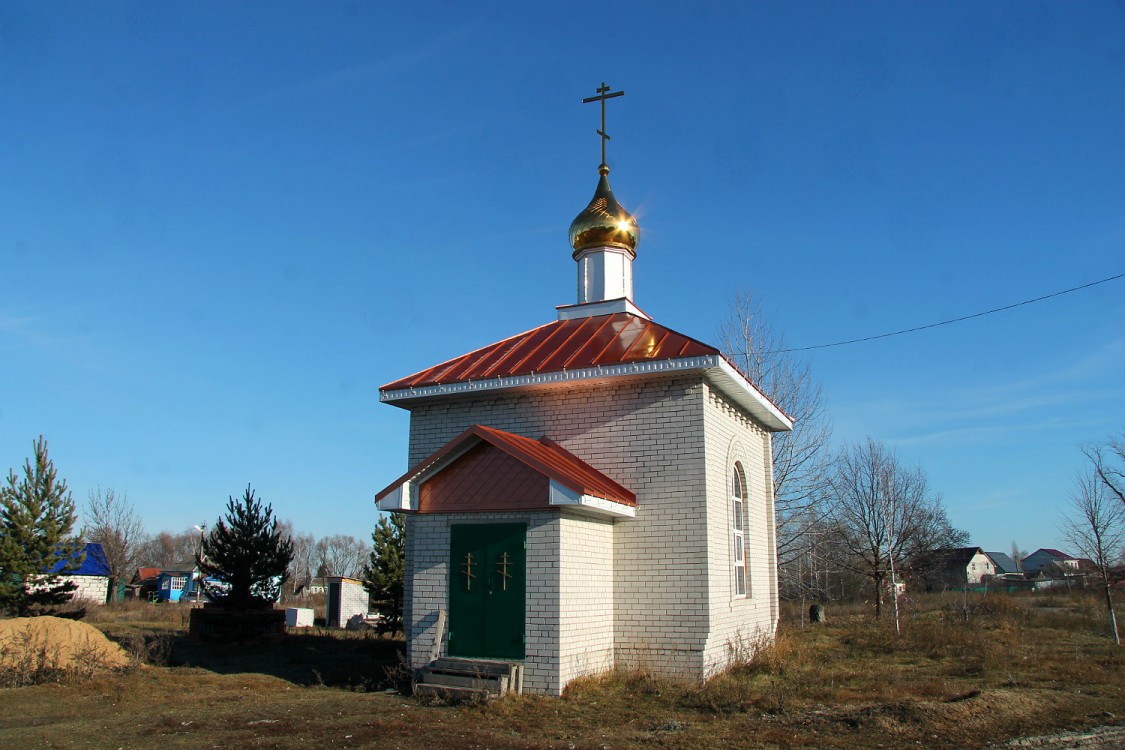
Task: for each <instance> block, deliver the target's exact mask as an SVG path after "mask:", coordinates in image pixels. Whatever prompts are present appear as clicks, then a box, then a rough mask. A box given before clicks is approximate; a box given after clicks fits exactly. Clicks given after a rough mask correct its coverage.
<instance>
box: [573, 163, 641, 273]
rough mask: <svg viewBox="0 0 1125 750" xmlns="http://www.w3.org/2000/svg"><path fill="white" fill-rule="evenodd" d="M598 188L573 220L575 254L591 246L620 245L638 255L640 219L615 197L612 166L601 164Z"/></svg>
mask: <svg viewBox="0 0 1125 750" xmlns="http://www.w3.org/2000/svg"><path fill="white" fill-rule="evenodd" d="M598 174H600V175H601V178H600V179H599V180H598V189H597V190H595V191H594V197H593V199H592V200H591V201H590V205H588V206H586V208H585V210H583V211H582V213H580V214H578V215H577V216H575V217H574V221H572V222H571V223H570V245H571V247H573V248H574V257H575V258H577V257H578V254H579V253H580V252H582V251H583V250H585V249H586V248H589V247H606V246H609V247H620V248H624V249H626V250H628V251H629V254H630V255H631V256H632V257H634V258H636V257H637V238H638V236H639V235H640V229H639V228H638V227H637V220H636V219H634V218H633V215H632V214H630V213H629V212H628V211H626V210H625V208H624V207H623V206H622V205H621V204H620V203H618V202H617V199H616V198H614V197H613V190H612V189H611V188H610V187H609V177H608V175H609V167H607V166H606V165H605V164H602V165H601V166H599V167H598Z"/></svg>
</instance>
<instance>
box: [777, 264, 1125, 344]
mask: <svg viewBox="0 0 1125 750" xmlns="http://www.w3.org/2000/svg"><path fill="white" fill-rule="evenodd" d="M1121 278H1125V273H1119V274H1117V275H1116V276H1110V277H1109V278H1107V279H1100V280H1098V281H1091V282H1090V283H1089V284H1083V285H1081V286H1076V287H1072V288H1070V289H1063V290H1062V291H1061V292H1052V293H1051V294H1044V295H1043V296H1042V297H1036V298H1035V299H1025V300H1024V301H1023V302H1016V303H1014V304H1011V305H1004V306H1003V307H997V308H994V309H992V310H985V311H984V312H978V313H973V314H972V315H963V316H961V317H960V318H951V319H950V320H943V321H941V322H940V323H930V324H928V325H924V326H916V327H915V328H904V329H903V330H901V331H892V332H891V333H880V334H877V335H875V336H864V337H863V338H859V339H848V340H847V341H836V342H833V343H831V344H817V345H815V346H800V347H794V348H792V349H781V350H780V351H779V352H778V353H779V354H783V353H785V352H807V351H809V350H811V349H828V348H829V347H833V346H845V345H847V344H858V343H861V342H863V341H874V340H875V339H885V338H889V337H891V336H901V335H902V334H904V333H914V332H916V331H925V330H926V329H928V328H937V327H939V326H947V325H950V324H951V323H960V322H961V321H963V320H971V319H972V318H980V317H983V316H985V315H992V314H993V313H998V312H1003V311H1004V310H1011V309H1012V308H1014V307H1022V306H1023V305H1030V304H1032V303H1034V302H1042V301H1043V300H1045V299H1051V298H1052V297H1061V296H1062V295H1064V294H1070V293H1071V292H1077V291H1080V290H1082V289H1089V288H1090V287H1092V286H1097V285H1098V284H1106V283H1108V282H1110V281H1117V280H1118V279H1121Z"/></svg>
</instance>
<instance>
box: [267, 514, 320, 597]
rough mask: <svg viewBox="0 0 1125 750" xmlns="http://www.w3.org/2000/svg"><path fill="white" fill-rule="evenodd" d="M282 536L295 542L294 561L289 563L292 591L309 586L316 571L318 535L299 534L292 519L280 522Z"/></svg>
mask: <svg viewBox="0 0 1125 750" xmlns="http://www.w3.org/2000/svg"><path fill="white" fill-rule="evenodd" d="M277 527H278V528H279V529H280V530H281V532H282V536H285V537H288V538H289V541H290V542H291V543H292V544H293V562H292V563H290V565H289V585H290V587H291V591H292V593H297V590H298V589H300V588H301V587H302V586H307V585H308V584H309V582H310V581H311V580H312V577H313V573H315V572H316V571H315V569H314V567H315V564H316V561H315V559H314V558H315V556H316V537H314V536H313V535H312V534H298V533H297V529H296V527H295V526H294V525H293V522H292V521H291V520H288V519H286V520H285V521H281V522H280V523H278V525H277Z"/></svg>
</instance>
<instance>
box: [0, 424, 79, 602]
mask: <svg viewBox="0 0 1125 750" xmlns="http://www.w3.org/2000/svg"><path fill="white" fill-rule="evenodd" d="M34 452H35V463H34V466H33V465H32V461H31V459H28V460H27V461H25V462H24V467H23V476H22V478H21V477H18V476H17V475H16V473H15V472H14V471H9V472H8V480H7V484H6V485H5V486H2V487H0V610H2V611H5V612H8V613H12V614H16V615H18V616H24V615H27V614H33V613H35V612H37V611H40V610H41V608H42V607H46V606H52V605H58V604H62V603H64V602H66V601H68V600H69V599H70V597H71V595H72V594H73V592H74V589H75V588H77V587H76V586H75V585H74V584H73V583H71V582H69V581H63V580H62V579H61V577H60V576H59V573H67V572H69V571H72V570H75V569H76V568H77V567H78V566H79V565H81V564H82V557H83V555H81V554H80V550H81V549H82V545H81V543H80V542H79V541H78V540H77V539H74V538H72V537H71V530H72V529H73V528H74V500H73V499H72V498H71V496H70V491H69V490H68V489H67V487H66V482H65V481H60V480H59V478H58V472H56V471H55V465H54V463H53V462H52V461H51V459H50V458H48V457H47V441H46V440H44V439H43V436H42V435H40V436H39V439H38V440H36V441H35V443H34ZM60 563H62V565H60ZM56 567H58V568H59V570H57V571H55V572H50V571H53V570H54V569H55V568H56Z"/></svg>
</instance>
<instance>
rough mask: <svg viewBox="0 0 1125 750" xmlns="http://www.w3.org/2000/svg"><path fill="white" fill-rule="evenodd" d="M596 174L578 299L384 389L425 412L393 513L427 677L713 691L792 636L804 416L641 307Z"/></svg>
mask: <svg viewBox="0 0 1125 750" xmlns="http://www.w3.org/2000/svg"><path fill="white" fill-rule="evenodd" d="M603 103H604V100H603ZM598 172H599V175H600V179H599V181H598V186H597V189H596V191H595V193H594V198H593V200H591V201H590V204H589V205H588V206H587V207H586V209H585V210H583V211H582V212H581V213H580V214H579V215H578V216H577V218H575V220H574V222H573V223H572V224H571V227H570V241H571V248H572V249H573V253H572V259H573V260H574V261H575V262H576V263H577V265H578V287H577V289H578V301H577V304H573V305H563V306H561V307H558V308H556V310H557V320H555V321H552V322H549V323H546V324H545V325H541V326H539V327H536V328H533V329H531V330H529V331H526V332H525V333H520V334H517V335H515V336H512V337H510V338H507V339H504V340H502V341H499V342H496V343H493V344H490V345H488V346H485V347H483V348H480V349H476V350H474V351H471V352H469V353H468V354H464V355H462V356H459V357H456V358H454V359H451V360H448V361H445V362H443V363H441V364H438V365H435V366H433V367H430V368H427V369H425V370H422V371H420V372H418V373H415V374H414V375H410V376H407V377H404V378H401V379H399V380H396V381H394V382H392V383H389V384H387V385H385V386H383V387H382V388H381V389H380V398H381V400H382V401H384V402H387V403H390V404H393V405H395V406H400V407H402V408H404V409H408V410H409V411H410V438H409V461H408V465H409V467H410V468H409V469H408V471H407V472H406V473H405V474H404V475H403V476H401V477H399V478H398V479H397V480H395V481H394V482H392V483H391V484H390V485H389V486H388V487H386V488H385V489H384V490H382V491H381V492H379V493H378V494H377V495H376V500H377V503H378V507H379V508H380V509H381V510H384V511H392V512H401V513H404V514H405V515H406V572H405V612H404V625H405V630H406V638H407V658H408V660H409V662H410V664H411V666H412V667H415V668H417V669H423V668H426V667H427V665H430V666H431V667H432V666H433V665H436V664H438V663H439V661H440V660H437V659H435V657H444V656H456V657H462V658H465V659H480V660H500V661H505V662H509V663H512V664H514V665H518V666H519V667H520V668H521V669H522V670H523V671H522V674H523V679H522V689H524V690H525V691H527V692H535V693H543V694H552V695H558V694H560V693H561V692H562V690H563V689H564V688H565V686H566V685H567V683H568V682H570V681H571V680H573V679H575V678H577V677H580V676H583V675H589V674H595V673H598V672H602V671H605V670H609V669H613V668H615V667H620V668H631V667H634V668H635V667H640V668H644V669H645V670H647V671H648V672H651V673H653V674H656V675H660V676H669V677H678V678H689V679H705V678H707V677H709V676H711V675H713V674H715V673H716V672H717V671H719V670H721V669H722V668H724V667H725V666H727V665H728V664H729V663H730V661H731V659H733V658H736V657H738V656H741V655H743V654H744V649H747V648H753V647H754V645H755V644H762V643H766V642H768V641H770V640H772V638H773V637H774V634H775V632H776V627H777V621H778V593H777V572H776V571H777V560H776V540H775V525H774V497H773V467H772V453H771V440H772V437H771V436H772V433H774V432H779V431H787V430H789V429H791V428H792V422H791V420H790V419H789V417H788V416H786V415H785V414H784V413H783V412H782V411H781V410H780V409H779V408H778V407H777V406H776V405H775V404H774V403H773V402H772V401H770V400H769V399H768V398H767V397H766V396H765V395H764V394H763V393H762V392H761V391H759V390H758V388H757V387H756V386H755V385H754V384H753V383H751V382H750V381H749V380H748V379H747V378H746V377H745V376H744V375H743V374H742V373H741V372H740V371H739V370H738V368H737V367H735V366H734V365H733V364H732V363H731V362H730V361H729V360H728V359H727V358H726V357H725V356H724V355H723V354H722V353H721V352H720V351H719V350H718V349H716V348H715V347H713V346H710V345H708V344H705V343H702V342H700V341H697V340H695V339H692V338H689V337H688V336H685V335H683V334H680V333H677V332H675V331H673V330H671V329H669V328H667V327H665V326H663V325H661V324H659V323H656V322H655V321H653V320H652V319H651V318H650V317H649V316H648V315H647V314H645V313H644V312H643V311H642V310H640V309H639V308H638V307H637V306H636V305H635V304H634V302H633V275H632V263H633V260H634V259H635V257H636V245H637V232H638V230H637V224H636V221H635V220H634V218H633V217H632V216H631V215H630V214H629V213H628V212H626V211H625V209H624V208H623V207H622V206H621V205H620V204H619V203H618V202H617V200H616V199H615V198H614V196H613V192H612V190H611V189H610V186H609V180H608V177H607V175H608V173H609V167H608V166H606V165H605V164H604V163H603V164H602V165H600V167H599V169H598ZM703 239H705V238H703ZM529 250H530V249H524V250H523V252H527V251H529ZM481 252H482V253H488V252H490V251H489V249H488V248H483V247H482V248H481ZM690 252H694V251H690ZM685 253H686V254H688V253H689V251H687V250H685ZM517 259H518V257H517ZM527 282H528V285H529V286H532V285H538V284H539V282H538V280H536V279H531V278H529V279H528V280H527ZM480 293H482V292H480V291H477V290H471V291H466V296H465V299H464V300H462V301H461V302H459V303H457V304H458V305H465V304H469V305H471V304H472V298H473V295H476V294H480ZM495 293H500V292H499V291H498V290H497V291H496V292H495ZM451 312H452V314H457V313H456V311H455V310H453V311H451ZM431 659H435V660H434V661H432V662H431ZM432 671H433V670H431V673H432Z"/></svg>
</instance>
